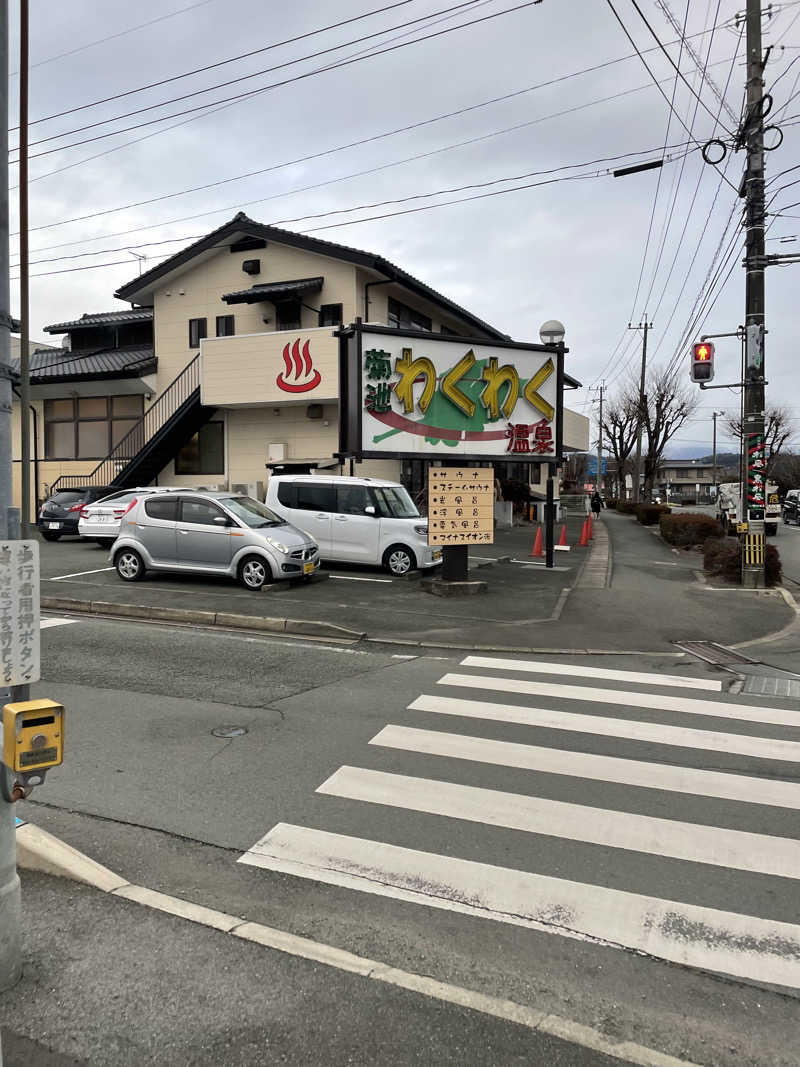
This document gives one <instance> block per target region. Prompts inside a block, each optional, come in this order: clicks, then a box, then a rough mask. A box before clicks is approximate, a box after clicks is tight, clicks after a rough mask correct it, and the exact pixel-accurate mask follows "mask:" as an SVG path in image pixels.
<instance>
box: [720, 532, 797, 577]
mask: <svg viewBox="0 0 800 1067" xmlns="http://www.w3.org/2000/svg"><path fill="white" fill-rule="evenodd" d="M764 563H765V568H764V569H765V576H766V582H767V585H778V584H779V583H780V580H781V558H780V555H779V554H778V550H777V548H776V547H775V545H767V552H766V556H765V559H764ZM703 570H704V571H705V572H706V574H713V575H718V576H719V577H720V578H725V579H726V580H727V581H729V582H740V581H741V576H742V550H741V547H740V545H739V543H738V542H731V541H728V540H727V539H724V538H721V537H710V538H709V539H708V540H707V541H706V543H705V544H704V546H703Z"/></svg>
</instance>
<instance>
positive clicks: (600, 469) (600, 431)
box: [596, 379, 606, 495]
mask: <svg viewBox="0 0 800 1067" xmlns="http://www.w3.org/2000/svg"><path fill="white" fill-rule="evenodd" d="M596 388H597V392H598V393H599V394H600V396H599V401H600V412H599V414H598V416H597V481H596V487H597V492H598V493H600V494H601V495H602V492H603V394H604V392H605V388H606V383H605V379H604V380H603V381H602V382H600V384H599V385H598V386H597V387H596Z"/></svg>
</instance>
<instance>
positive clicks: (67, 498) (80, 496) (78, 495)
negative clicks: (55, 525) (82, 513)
mask: <svg viewBox="0 0 800 1067" xmlns="http://www.w3.org/2000/svg"><path fill="white" fill-rule="evenodd" d="M85 497H86V490H85V489H62V490H61V492H59V493H53V495H52V496H51V497H50V502H51V504H60V505H61V506H62V507H63V508H65V507H67V506H68V505H69V504H77V503H78V501H79V500H84V499H85Z"/></svg>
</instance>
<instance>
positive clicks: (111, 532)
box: [78, 485, 175, 545]
mask: <svg viewBox="0 0 800 1067" xmlns="http://www.w3.org/2000/svg"><path fill="white" fill-rule="evenodd" d="M169 492H175V490H174V489H171V488H170V487H169V486H166V485H163V486H162V485H149V486H147V487H138V488H136V489H120V491H119V492H118V493H111V495H110V496H106V497H103V499H102V500H96V501H95V502H94V503H93V504H86V505H85V506H84V507H82V508H81V514H80V518H79V519H78V533H79V534H80V535H81V537H84V538H86V540H87V541H96V542H97V543H98V544H99V545H110V544H112V542H114V541H116V539H117V535H118V534H119V524H120V521H121V519H122V516H123V515H124V514H125V512H126V511H129V510H130V509H131V507H132V506H133V504H134V503H135V502H136V500H138V498H139V497H142V496H146V495H147V494H149V493H169Z"/></svg>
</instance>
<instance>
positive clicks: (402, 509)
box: [372, 485, 419, 519]
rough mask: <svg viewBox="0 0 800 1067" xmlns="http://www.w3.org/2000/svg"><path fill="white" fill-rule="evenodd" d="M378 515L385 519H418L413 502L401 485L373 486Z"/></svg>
mask: <svg viewBox="0 0 800 1067" xmlns="http://www.w3.org/2000/svg"><path fill="white" fill-rule="evenodd" d="M372 492H373V493H374V494H375V501H376V503H377V505H378V514H379V515H381V516H382V517H383V518H385V519H418V518H419V512H418V511H417V509H416V507H415V506H414V501H413V500H412V499H411V497H410V496H409V495H408V493H407V492H406V490H405V489H404V488H403V486H402V485H398V486H382V487H379V486H373V487H372Z"/></svg>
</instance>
